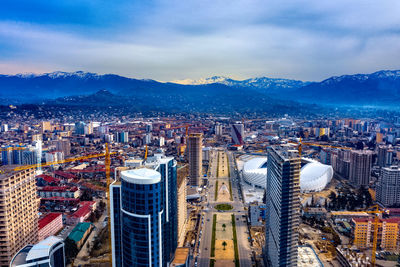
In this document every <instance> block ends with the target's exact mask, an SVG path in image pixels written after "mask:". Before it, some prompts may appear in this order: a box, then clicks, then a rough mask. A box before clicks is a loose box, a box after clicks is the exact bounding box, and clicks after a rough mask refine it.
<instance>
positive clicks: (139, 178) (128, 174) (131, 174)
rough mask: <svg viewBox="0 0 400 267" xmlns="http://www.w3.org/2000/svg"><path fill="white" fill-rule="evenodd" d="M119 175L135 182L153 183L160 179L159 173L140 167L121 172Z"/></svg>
mask: <svg viewBox="0 0 400 267" xmlns="http://www.w3.org/2000/svg"><path fill="white" fill-rule="evenodd" d="M121 177H122V179H124V180H125V181H127V182H130V183H135V184H155V183H158V182H160V181H161V174H160V173H159V172H157V171H155V170H152V169H147V168H141V169H134V170H127V171H122V172H121Z"/></svg>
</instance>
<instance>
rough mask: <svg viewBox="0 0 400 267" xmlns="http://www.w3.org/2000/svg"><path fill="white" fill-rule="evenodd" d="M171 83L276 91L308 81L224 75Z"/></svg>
mask: <svg viewBox="0 0 400 267" xmlns="http://www.w3.org/2000/svg"><path fill="white" fill-rule="evenodd" d="M171 83H177V84H185V85H200V84H213V83H220V84H224V85H227V86H231V87H247V88H253V89H257V91H266V92H272V93H276V92H275V91H277V90H279V89H286V90H290V89H297V88H300V87H303V86H305V85H307V84H309V82H303V81H298V80H290V79H279V78H267V77H258V78H251V79H246V80H234V79H231V78H228V77H224V76H213V77H210V78H203V79H199V80H192V79H185V80H176V81H171Z"/></svg>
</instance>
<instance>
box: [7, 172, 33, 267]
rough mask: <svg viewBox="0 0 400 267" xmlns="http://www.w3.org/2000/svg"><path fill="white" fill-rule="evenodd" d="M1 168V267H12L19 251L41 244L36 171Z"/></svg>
mask: <svg viewBox="0 0 400 267" xmlns="http://www.w3.org/2000/svg"><path fill="white" fill-rule="evenodd" d="M13 168H14V166H9V165H7V166H1V167H0V188H1V190H0V213H1V214H2V216H1V217H0V240H3V242H2V244H1V246H0V266H9V263H10V260H11V258H12V256H14V255H15V254H16V253H17V252H18V251H19V250H20V249H22V248H23V247H24V246H26V245H29V244H35V243H36V242H37V241H38V202H37V201H38V198H37V196H36V180H35V171H34V169H28V170H24V171H14V170H13Z"/></svg>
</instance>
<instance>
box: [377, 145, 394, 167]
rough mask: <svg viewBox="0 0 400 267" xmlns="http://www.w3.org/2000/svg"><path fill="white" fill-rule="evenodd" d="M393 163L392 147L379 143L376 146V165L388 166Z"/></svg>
mask: <svg viewBox="0 0 400 267" xmlns="http://www.w3.org/2000/svg"><path fill="white" fill-rule="evenodd" d="M392 163H393V149H392V148H391V147H388V146H385V145H380V146H379V147H378V166H379V167H381V168H382V167H388V166H390V165H392Z"/></svg>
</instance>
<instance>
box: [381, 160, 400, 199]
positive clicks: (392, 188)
mask: <svg viewBox="0 0 400 267" xmlns="http://www.w3.org/2000/svg"><path fill="white" fill-rule="evenodd" d="M376 201H377V202H379V203H380V204H382V205H383V206H385V207H390V206H394V205H400V167H398V166H391V167H387V168H382V169H381V175H380V177H379V180H378V185H377V187H376Z"/></svg>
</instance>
